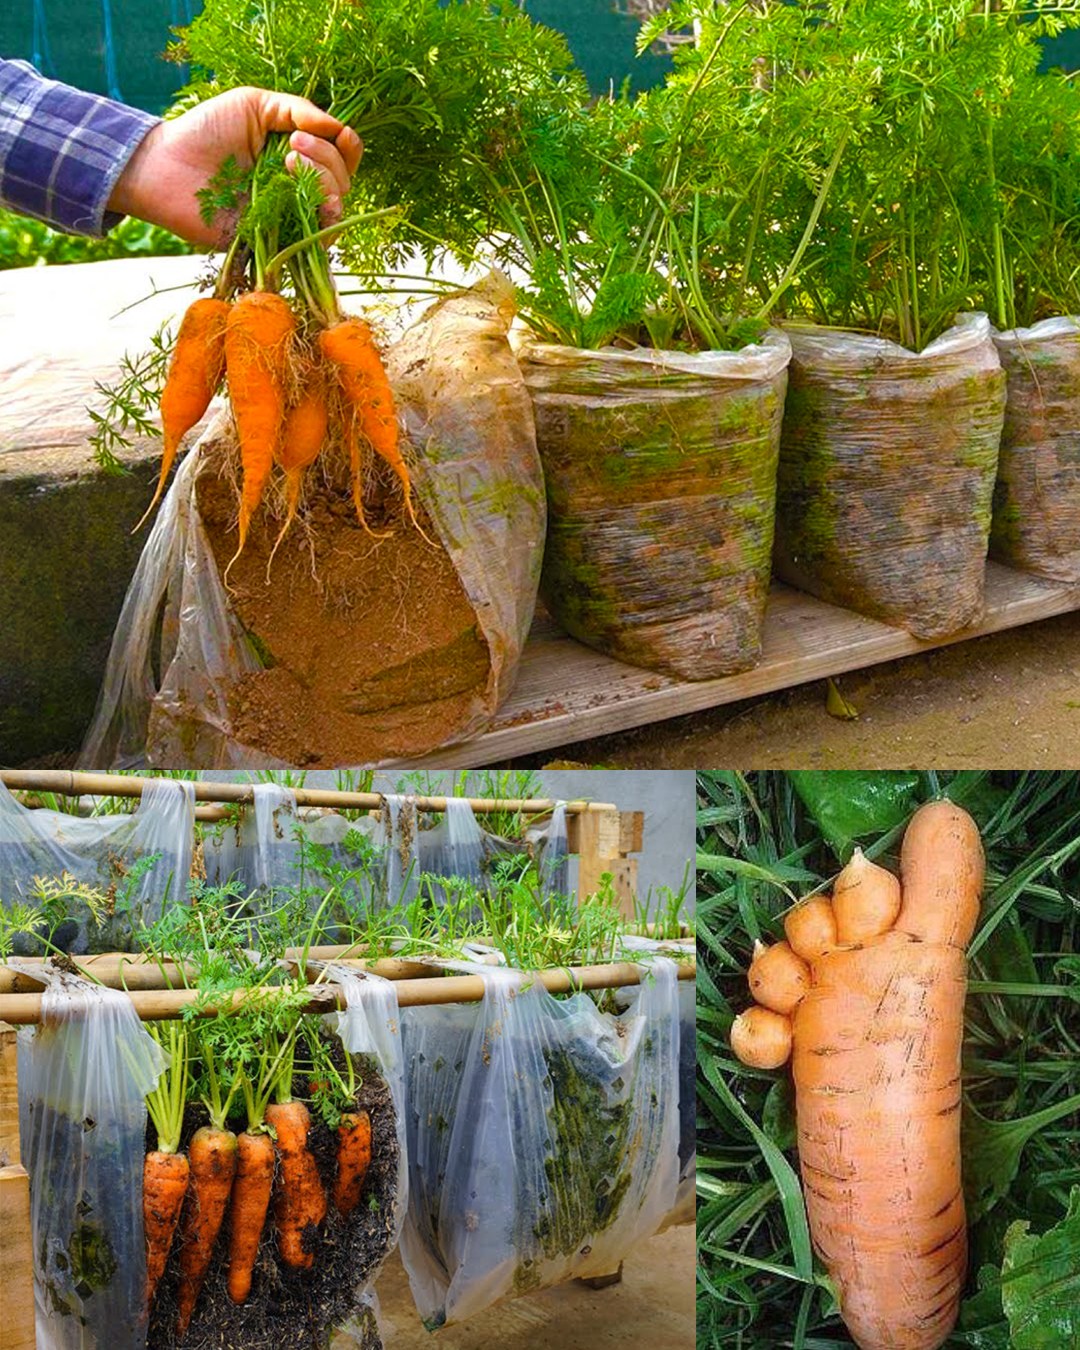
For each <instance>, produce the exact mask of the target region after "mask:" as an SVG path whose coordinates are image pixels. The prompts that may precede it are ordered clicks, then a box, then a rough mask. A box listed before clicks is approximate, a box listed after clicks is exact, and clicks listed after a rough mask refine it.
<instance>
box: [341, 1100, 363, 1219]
mask: <svg viewBox="0 0 1080 1350" xmlns="http://www.w3.org/2000/svg"><path fill="white" fill-rule="evenodd" d="M337 1134H338V1170H337V1176H336V1177H335V1178H334V1207H335V1209H337V1211H338V1213H339V1214H351V1213H352V1211H353V1210H354V1209H355V1208H356V1206H357V1205H358V1204H359V1203H360V1194H361V1192H362V1191H363V1189H364V1179H365V1177H366V1176H367V1173H368V1168H369V1167H370V1166H371V1117H370V1116H369V1115H368V1113H367V1112H366V1111H350V1112H347V1113H346V1114H345V1115H343V1116H342V1117H341V1122H340V1124H339V1125H338V1132H337Z"/></svg>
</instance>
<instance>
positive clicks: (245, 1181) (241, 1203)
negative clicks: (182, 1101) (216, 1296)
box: [227, 1130, 274, 1303]
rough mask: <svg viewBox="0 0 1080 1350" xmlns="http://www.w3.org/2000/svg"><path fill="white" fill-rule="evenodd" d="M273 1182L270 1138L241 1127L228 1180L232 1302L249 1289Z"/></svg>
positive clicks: (229, 1281)
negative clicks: (233, 1173) (232, 1172)
mask: <svg viewBox="0 0 1080 1350" xmlns="http://www.w3.org/2000/svg"><path fill="white" fill-rule="evenodd" d="M273 1184H274V1141H273V1140H272V1139H271V1138H270V1136H269V1135H268V1134H252V1133H250V1131H248V1130H245V1131H244V1132H243V1134H240V1135H237V1138H236V1177H235V1179H234V1180H233V1184H232V1205H231V1219H230V1223H231V1228H230V1233H229V1276H228V1282H227V1283H228V1289H229V1297H230V1298H231V1299H232V1301H233V1302H234V1303H243V1302H244V1301H245V1299H246V1298H247V1296H248V1295H249V1294H250V1293H251V1273H252V1270H253V1269H254V1267H255V1257H256V1255H257V1254H258V1250H259V1239H260V1238H261V1237H262V1231H263V1225H264V1224H265V1223H266V1211H267V1210H268V1209H269V1208H270V1192H271V1190H272V1188H273Z"/></svg>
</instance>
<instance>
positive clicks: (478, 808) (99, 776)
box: [0, 769, 616, 816]
mask: <svg viewBox="0 0 1080 1350" xmlns="http://www.w3.org/2000/svg"><path fill="white" fill-rule="evenodd" d="M161 781H162V780H161V779H159V778H136V777H134V776H132V777H129V776H128V775H127V774H116V773H86V772H83V771H81V770H76V769H0V782H3V783H4V785H5V786H6V787H8V788H10V789H12V790H13V791H23V792H56V793H59V794H60V795H61V796H65V797H82V796H96V797H141V796H142V794H143V789H144V787H146V786H148V785H151V784H154V783H159V782H161ZM187 781H188V782H189V783H190V786H191V787H192V788H193V789H194V794H195V800H196V801H197V802H216V803H219V804H221V803H228V804H232V805H235V804H240V805H250V804H251V803H252V802H254V800H255V791H254V789H255V784H253V783H209V782H205V781H204V780H202V779H189V780H187ZM289 790H290V791H291V792H292V793H293V795H294V796H295V798H296V803H297V805H298V806H329V807H337V808H338V809H339V810H341V809H344V810H361V811H363V810H368V811H375V810H378V809H379V808H380V807H381V806H382V804H383V802H384V801H385V800H386V797H387V795H388V794H386V793H384V792H344V791H339V790H338V789H336V788H290V789H289ZM409 800H410V801H411V802H412V803H413V804H414V806H415V807H416V809H417V810H418V811H445V810H446V803H447V801H467V802H468V803H469V805H470V806H471V807H472V809H473V811H474V812H476V813H477V814H478V815H484V814H492V813H494V812H496V811H516V812H518V813H520V814H522V815H537V816H539V815H546V814H547V813H548V812H550V811H554V809H555V807H556V805H557V803H556V802H555V800H554V799H553V798H550V797H507V798H494V797H457V798H455V797H449V798H447V797H421V796H415V797H414V796H410V797H409ZM614 810H616V808H615V807H614V806H613V805H612V804H611V803H610V802H587V801H573V802H567V803H566V811H567V814H568V815H583V814H587V813H588V812H591V811H614Z"/></svg>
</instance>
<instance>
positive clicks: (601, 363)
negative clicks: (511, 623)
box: [521, 332, 791, 680]
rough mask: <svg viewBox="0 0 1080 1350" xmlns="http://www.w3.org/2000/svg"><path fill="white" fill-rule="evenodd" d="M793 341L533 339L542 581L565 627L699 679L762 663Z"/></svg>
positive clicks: (527, 357)
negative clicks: (700, 343)
mask: <svg viewBox="0 0 1080 1350" xmlns="http://www.w3.org/2000/svg"><path fill="white" fill-rule="evenodd" d="M790 352H791V349H790V346H789V344H788V340H787V338H786V337H785V336H784V335H783V334H782V333H776V332H769V333H768V334H766V336H765V337H764V339H763V340H762V342H761V343H760V344H759V345H754V346H749V347H744V348H743V349H742V350H741V351H737V352H720V351H716V352H699V353H684V352H657V351H651V350H648V349H645V348H640V349H635V350H633V351H620V350H618V349H616V348H602V349H600V350H598V351H584V350H579V349H577V348H573V347H558V346H549V345H545V344H529V343H526V344H525V345H524V346H523V347H522V351H521V360H522V369H523V370H524V372H525V380H526V383H527V384H528V386H529V392H530V394H531V395H532V398H533V406H534V408H535V410H536V436H537V442H538V444H539V447H540V454H541V458H542V459H543V462H544V474H545V477H546V481H547V493H548V542H547V550H546V552H545V555H544V574H543V580H542V583H541V594H542V595H543V598H544V603H545V604H546V605H547V607H548V609H549V610H551V612H552V614H553V615H554V616H555V618H556V619H558V621H559V623H560V624H562V626H563V627H564V628H565V629H566V631H567V632H568V633H570V634H571V636H573V637H576V638H578V639H579V640H580V641H581V642H584V643H586V644H587V645H588V646H590V647H595V648H596V649H597V650H598V651H602V652H605V653H607V654H608V655H609V656H614V657H617V658H618V659H619V660H620V661H627V662H629V663H630V664H631V665H636V666H644V667H646V668H647V669H649V670H657V671H664V672H666V673H668V674H671V675H676V676H679V677H680V678H682V679H688V680H702V679H710V678H712V677H714V676H717V675H728V674H731V673H733V672H735V671H739V670H746V669H748V668H749V667H750V666H753V665H754V664H755V662H756V661H757V660H758V658H759V656H760V654H761V625H762V620H763V617H764V613H765V601H766V599H767V596H768V590H769V557H770V552H771V549H772V538H773V516H774V508H775V495H776V464H777V454H778V449H779V438H780V418H781V414H782V412H783V407H784V389H785V384H786V379H787V376H786V373H785V371H786V367H787V363H788V359H789V357H790Z"/></svg>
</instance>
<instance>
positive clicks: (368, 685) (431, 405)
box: [82, 274, 545, 768]
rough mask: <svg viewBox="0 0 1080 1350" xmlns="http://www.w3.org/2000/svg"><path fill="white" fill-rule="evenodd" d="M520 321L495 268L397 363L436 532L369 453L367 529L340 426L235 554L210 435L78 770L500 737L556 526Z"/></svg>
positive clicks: (232, 509) (110, 672) (433, 311)
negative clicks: (295, 491)
mask: <svg viewBox="0 0 1080 1350" xmlns="http://www.w3.org/2000/svg"><path fill="white" fill-rule="evenodd" d="M513 312H514V310H513V292H512V288H511V286H510V283H509V282H508V281H507V280H506V278H504V277H502V276H500V275H499V274H493V275H492V276H491V277H489V278H488V279H487V280H486V281H484V282H482V283H480V284H479V285H477V286H476V287H474V288H472V289H471V290H467V291H460V292H456V293H454V294H452V295H450V296H448V297H445V298H443V299H441V300H440V301H438V302H437V303H436V304H435V305H433V306H432V307H431V308H430V309H429V310H428V311H427V312H426V313H425V314H424V315H423V316H422V317H421V318H420V319H419V321H418V322H417V323H416V324H415V325H414V326H413V327H412V328H410V329H408V330H407V331H406V332H405V333H404V334H403V335H402V336H401V337H400V338H399V339H398V340H397V341H396V342H395V343H394V344H393V345H392V346H391V347H390V348H389V349H388V350H387V352H386V354H385V363H386V368H387V372H388V374H389V376H390V379H391V382H392V384H393V387H394V392H395V396H396V399H397V403H398V412H399V421H400V422H401V424H402V425H403V426H404V428H405V432H406V435H407V439H408V446H407V447H406V455H407V457H408V458H409V462H410V472H411V475H412V479H413V484H414V488H415V495H416V497H417V498H418V500H419V504H420V507H421V510H420V513H419V514H420V524H421V527H422V529H423V531H424V532H423V533H422V532H421V529H420V528H417V527H415V526H414V525H413V524H412V523H411V522H410V521H409V519H408V516H407V515H406V514H405V512H404V509H403V506H402V502H401V497H400V491H399V490H398V488H396V487H395V486H394V485H393V475H392V474H391V473H390V471H389V470H388V469H387V468H386V466H385V465H383V464H382V462H381V461H377V460H376V459H375V458H374V456H371V455H369V456H368V457H367V458H368V460H369V461H370V462H368V463H367V466H366V469H365V474H366V478H365V493H366V494H367V493H368V491H369V489H370V495H371V497H372V500H373V503H374V504H373V505H372V506H371V507H370V510H369V511H368V516H369V518H368V520H367V522H366V525H361V522H360V520H359V519H358V515H357V510H356V507H355V505H354V502H353V492H352V477H351V472H352V471H351V463H350V458H349V455H348V453H347V451H345V450H344V449H343V447H342V442H341V439H340V435H339V434H337V433H335V436H332V437H331V439H330V440H329V441H328V442H327V444H326V446H325V447H324V450H323V452H322V454H321V455H320V456H319V458H318V460H317V461H316V462H315V464H314V465H313V466H312V468H311V469H309V470H308V473H307V478H306V480H305V483H306V487H305V492H306V507H305V510H304V511H303V512H302V514H301V517H300V518H299V519H298V520H296V521H294V522H293V524H292V526H291V528H290V529H289V530H288V532H287V533H285V535H284V537H283V539H282V542H281V543H280V545H279V546H278V547H277V550H276V553H275V552H274V549H275V541H276V540H277V539H278V536H279V534H280V533H281V527H282V521H283V517H284V514H285V509H284V498H283V494H282V492H281V490H280V483H279V480H278V479H277V478H276V477H275V478H274V479H272V480H271V486H270V489H269V491H268V493H267V495H266V497H265V498H264V502H263V506H262V508H260V510H259V512H258V513H256V516H255V519H254V521H253V523H252V527H251V530H250V532H249V534H248V538H247V541H246V544H245V547H244V549H243V552H241V553H240V554H239V555H238V556H237V557H236V558H235V561H232V562H231V563H230V560H231V559H232V558H233V555H234V553H235V552H236V545H237V532H236V515H237V510H236V478H237V475H238V472H239V451H238V448H237V445H236V440H235V434H234V431H233V428H232V424H231V420H230V419H229V418H228V416H227V415H224V414H223V415H222V416H220V417H219V418H218V419H217V420H216V421H215V422H214V423H213V424H212V425H211V426H210V428H209V429H208V430H207V432H206V433H205V435H204V436H203V437H202V439H201V440H200V441H199V443H198V445H197V446H196V447H195V449H194V450H192V451H191V452H190V453H189V454H188V456H187V458H186V459H185V460H184V461H183V463H182V464H181V466H180V469H179V470H178V472H177V475H176V477H175V479H174V481H173V484H172V487H171V488H170V490H169V492H168V494H167V496H166V498H165V501H164V503H163V504H162V507H161V509H160V511H159V513H158V516H157V519H156V520H155V523H154V526H153V529H152V530H151V533H150V536H149V538H148V539H147V543H146V547H145V549H144V551H143V554H142V557H141V558H140V561H139V565H138V567H137V569H136V572H135V576H134V578H133V580H132V582H131V585H130V587H129V589H128V593H127V597H126V599H125V602H124V606H123V609H122V611H121V615H120V619H119V621H118V624H117V629H116V633H115V636H114V640H113V646H112V651H111V653H110V657H109V663H108V668H107V671H106V678H105V682H104V685H103V688H102V692H101V695H100V698H99V702H98V709H97V712H96V714H95V718H94V723H93V725H92V727H91V729H90V732H89V735H88V737H87V741H86V744H85V745H84V747H83V751H82V762H84V763H90V762H93V764H94V765H95V767H100V766H101V765H104V764H116V765H126V766H136V765H143V764H152V765H157V766H159V767H171V766H174V765H189V764H193V763H195V764H199V765H200V766H202V767H204V768H212V767H217V768H244V767H262V766H280V765H282V764H289V765H301V766H302V765H324V766H326V765H333V764H343V763H348V764H360V763H371V762H373V761H377V760H380V759H384V758H387V757H392V756H409V755H416V754H420V753H422V752H424V751H428V750H431V749H433V748H434V747H436V746H438V745H441V744H443V743H445V742H447V741H450V740H456V739H461V738H463V737H466V736H468V735H470V734H472V733H474V732H476V731H478V730H479V729H481V728H482V727H483V726H484V725H485V723H486V722H487V721H488V720H489V719H490V717H491V716H492V714H493V713H494V711H495V710H496V708H497V707H498V706H499V705H500V703H501V702H502V701H503V700H504V699H505V697H506V696H507V694H508V693H509V691H510V688H511V686H512V685H513V682H514V678H515V675H516V672H517V667H518V661H519V658H520V655H521V650H522V647H523V646H524V643H525V639H526V637H527V635H528V632H529V628H530V625H531V622H532V615H533V609H534V605H535V600H536V589H537V585H538V581H539V573H540V563H541V557H542V552H543V543H544V529H545V502H544V489H543V477H542V471H541V467H540V461H539V457H538V455H537V452H536V441H535V431H534V427H533V420H532V410H531V406H530V403H529V398H528V394H527V393H526V390H525V387H524V384H523V381H522V378H521V373H520V371H519V369H518V365H517V362H516V360H515V359H514V355H513V353H512V351H511V349H510V346H509V343H508V341H507V330H508V328H509V325H510V322H511V320H512V318H513ZM271 555H273V558H272V561H271ZM226 570H228V573H229V576H228V583H229V589H228V591H227V590H226V588H225V585H224V583H223V576H224V573H225V572H226ZM158 671H160V676H158V674H157V672H158Z"/></svg>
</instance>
